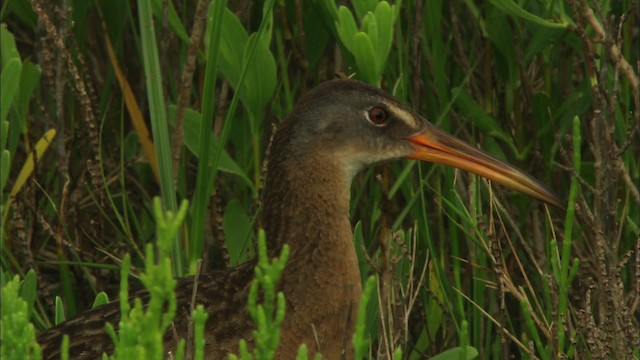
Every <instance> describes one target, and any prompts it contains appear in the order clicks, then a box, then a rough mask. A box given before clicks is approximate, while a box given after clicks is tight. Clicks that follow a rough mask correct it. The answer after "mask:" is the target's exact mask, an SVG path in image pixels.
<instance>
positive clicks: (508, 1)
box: [490, 0, 569, 29]
mask: <svg viewBox="0 0 640 360" xmlns="http://www.w3.org/2000/svg"><path fill="white" fill-rule="evenodd" d="M490 1H491V3H492V4H493V5H495V6H496V7H497V8H499V9H500V10H502V11H504V12H506V13H508V14H511V15H513V16H515V17H519V18H522V19H524V20H527V21H531V22H534V23H536V24H538V25H541V26H545V27H550V28H561V29H562V28H567V26H568V25H569V23H567V22H562V23H556V22H552V21H549V20H545V19H543V18H541V17H539V16H537V15H534V14H532V13H530V12H528V11H527V10H525V9H523V8H522V7H520V5H518V4H516V3H515V2H514V1H513V0H490Z"/></svg>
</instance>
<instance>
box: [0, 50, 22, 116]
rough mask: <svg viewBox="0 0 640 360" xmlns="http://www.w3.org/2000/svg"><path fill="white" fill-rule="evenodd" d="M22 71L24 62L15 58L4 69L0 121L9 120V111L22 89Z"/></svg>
mask: <svg viewBox="0 0 640 360" xmlns="http://www.w3.org/2000/svg"><path fill="white" fill-rule="evenodd" d="M21 71H22V62H21V61H20V59H19V58H13V59H11V60H9V62H8V63H7V64H6V65H5V66H4V68H2V73H1V74H0V94H2V102H1V103H0V120H8V119H7V115H9V109H11V105H12V104H13V98H14V97H15V95H16V94H17V93H18V88H19V87H20V72H21Z"/></svg>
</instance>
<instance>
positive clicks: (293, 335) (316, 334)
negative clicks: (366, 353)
mask: <svg viewBox="0 0 640 360" xmlns="http://www.w3.org/2000/svg"><path fill="white" fill-rule="evenodd" d="M280 155H281V157H277V156H276V157H273V158H272V159H271V160H270V162H269V170H268V172H267V174H269V175H271V177H269V175H268V176H267V183H266V186H265V192H264V197H263V204H264V205H263V206H264V207H263V209H262V215H263V217H262V221H263V226H264V228H265V231H266V234H267V242H268V243H269V244H270V249H272V250H270V253H271V254H272V255H273V254H274V253H275V254H277V253H279V252H280V249H281V248H282V246H283V245H284V244H288V246H289V248H290V255H289V261H288V262H287V265H286V266H285V270H284V273H283V279H282V281H281V289H282V290H283V292H284V294H285V297H286V300H287V316H286V317H285V323H284V324H283V333H282V346H281V348H282V349H285V350H286V351H288V350H291V351H292V352H291V353H292V354H293V353H295V349H297V347H298V346H299V345H300V344H301V343H306V344H307V345H308V346H310V350H311V351H312V353H313V352H314V351H315V350H319V351H321V352H322V353H323V355H324V356H326V357H327V358H329V359H334V358H335V359H338V358H340V357H341V356H342V355H341V354H349V353H350V352H351V347H350V346H351V345H350V344H351V337H352V335H353V330H354V324H355V317H356V312H357V309H358V303H359V299H360V296H361V294H362V287H361V283H360V270H359V267H358V260H357V256H356V252H355V248H354V246H353V241H352V239H353V233H352V230H351V224H350V221H349V192H350V189H349V188H350V183H351V175H350V174H348V173H347V171H345V169H344V167H343V166H340V164H338V163H337V162H339V160H337V159H336V158H330V157H323V156H321V155H307V156H304V157H301V156H297V157H293V156H286V155H284V154H282V153H281V154H280ZM298 159H299V160H298ZM274 174H275V175H277V176H274ZM313 344H316V346H314V345H313ZM336 345H338V346H336ZM287 349H288V350H287ZM285 350H281V351H285ZM331 351H333V352H331Z"/></svg>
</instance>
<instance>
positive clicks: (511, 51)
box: [487, 7, 520, 87]
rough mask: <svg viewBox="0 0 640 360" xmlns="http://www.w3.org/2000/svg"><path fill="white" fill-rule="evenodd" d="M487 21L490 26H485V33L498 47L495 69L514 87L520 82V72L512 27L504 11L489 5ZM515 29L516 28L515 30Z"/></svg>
mask: <svg viewBox="0 0 640 360" xmlns="http://www.w3.org/2000/svg"><path fill="white" fill-rule="evenodd" d="M487 23H488V24H491V26H487V35H488V37H489V39H490V40H491V43H492V44H493V45H494V46H495V47H496V49H498V51H499V54H498V55H497V58H496V61H499V63H498V64H496V70H497V71H498V72H499V74H500V75H502V78H503V79H504V78H505V77H508V79H509V82H510V83H511V84H513V86H514V87H518V86H519V84H520V72H519V67H518V65H517V64H516V58H517V57H516V51H515V46H514V41H516V40H514V36H515V37H516V38H517V35H514V34H513V32H514V31H513V29H512V28H511V26H510V25H509V22H508V19H507V16H506V15H505V13H504V12H502V11H500V10H498V9H496V8H494V7H489V9H488V16H487ZM516 31H517V30H516ZM500 55H502V56H500Z"/></svg>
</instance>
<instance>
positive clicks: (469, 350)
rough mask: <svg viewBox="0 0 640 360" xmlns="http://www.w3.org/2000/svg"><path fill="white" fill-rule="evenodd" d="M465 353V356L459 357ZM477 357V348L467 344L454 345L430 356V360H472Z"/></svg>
mask: <svg viewBox="0 0 640 360" xmlns="http://www.w3.org/2000/svg"><path fill="white" fill-rule="evenodd" d="M464 354H466V356H464V357H461V356H462V355H464ZM476 357H478V350H476V348H474V347H472V346H467V347H465V348H462V347H455V348H453V349H449V350H446V351H443V352H441V353H440V354H438V355H436V356H434V357H432V358H431V360H460V359H465V360H472V359H475V358H476Z"/></svg>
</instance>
